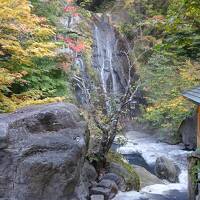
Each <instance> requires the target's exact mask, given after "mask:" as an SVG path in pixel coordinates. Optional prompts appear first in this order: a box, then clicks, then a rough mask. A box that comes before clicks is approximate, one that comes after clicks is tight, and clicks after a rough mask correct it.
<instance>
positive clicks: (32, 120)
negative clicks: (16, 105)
mask: <svg viewBox="0 0 200 200" xmlns="http://www.w3.org/2000/svg"><path fill="white" fill-rule="evenodd" d="M0 124H1V126H0V143H1V145H0V146H1V150H0V174H1V176H0V183H1V184H0V197H1V198H2V199H9V200H10V199H15V200H72V199H78V200H85V199H86V198H87V196H88V194H87V193H85V194H83V193H81V194H80V192H77V191H81V188H82V190H84V187H83V186H84V183H83V182H82V181H81V177H82V169H83V165H84V157H85V155H86V152H87V146H88V138H89V132H88V129H87V123H86V122H85V121H84V120H83V119H82V117H81V116H80V115H79V110H78V108H77V107H76V106H74V105H72V104H65V103H53V104H47V105H41V106H32V107H28V108H24V109H21V110H18V111H17V112H15V113H12V114H3V115H0ZM85 187H86V186H85Z"/></svg>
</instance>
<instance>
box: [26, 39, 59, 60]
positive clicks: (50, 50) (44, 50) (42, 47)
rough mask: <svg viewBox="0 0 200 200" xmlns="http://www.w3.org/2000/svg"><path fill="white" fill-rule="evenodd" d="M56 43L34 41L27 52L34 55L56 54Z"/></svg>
mask: <svg viewBox="0 0 200 200" xmlns="http://www.w3.org/2000/svg"><path fill="white" fill-rule="evenodd" d="M55 48H56V45H55V43H52V42H48V43H38V42H34V43H33V44H31V45H30V46H29V48H28V49H27V52H28V53H29V54H30V55H31V56H32V57H33V56H35V57H44V56H54V55H55V52H54V50H55Z"/></svg>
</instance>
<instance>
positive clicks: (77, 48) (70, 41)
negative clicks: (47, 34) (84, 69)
mask: <svg viewBox="0 0 200 200" xmlns="http://www.w3.org/2000/svg"><path fill="white" fill-rule="evenodd" d="M58 38H59V39H61V40H63V41H64V42H65V43H66V44H67V45H68V47H69V48H70V49H71V50H72V51H74V52H75V53H80V52H82V51H83V50H84V49H85V44H84V42H83V41H82V40H80V39H74V38H70V37H66V38H65V37H63V36H59V37H58Z"/></svg>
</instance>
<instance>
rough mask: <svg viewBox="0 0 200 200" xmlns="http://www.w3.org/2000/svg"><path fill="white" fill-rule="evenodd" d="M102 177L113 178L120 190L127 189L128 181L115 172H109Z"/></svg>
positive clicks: (104, 178) (105, 178)
mask: <svg viewBox="0 0 200 200" xmlns="http://www.w3.org/2000/svg"><path fill="white" fill-rule="evenodd" d="M102 179H103V180H107V179H108V180H112V181H114V182H115V183H116V184H117V186H118V188H119V190H120V191H122V192H124V191H126V183H125V180H124V178H123V177H121V176H118V175H117V174H115V173H107V174H105V175H104V176H103V177H102Z"/></svg>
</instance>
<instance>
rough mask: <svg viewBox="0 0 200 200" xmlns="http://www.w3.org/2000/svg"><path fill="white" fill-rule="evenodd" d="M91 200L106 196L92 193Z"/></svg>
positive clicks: (102, 198) (98, 199) (101, 198)
mask: <svg viewBox="0 0 200 200" xmlns="http://www.w3.org/2000/svg"><path fill="white" fill-rule="evenodd" d="M90 199H91V200H104V196H103V195H92V196H91V197H90Z"/></svg>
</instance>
